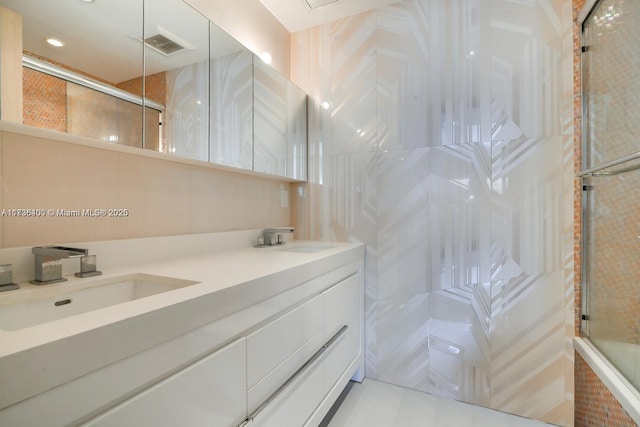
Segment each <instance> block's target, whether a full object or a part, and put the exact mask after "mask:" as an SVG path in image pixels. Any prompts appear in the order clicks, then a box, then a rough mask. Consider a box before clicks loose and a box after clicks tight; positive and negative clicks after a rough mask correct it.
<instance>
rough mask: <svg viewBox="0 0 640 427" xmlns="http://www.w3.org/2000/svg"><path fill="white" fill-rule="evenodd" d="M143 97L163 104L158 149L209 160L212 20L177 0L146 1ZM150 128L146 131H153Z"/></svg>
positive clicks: (149, 124)
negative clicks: (210, 41) (210, 25)
mask: <svg viewBox="0 0 640 427" xmlns="http://www.w3.org/2000/svg"><path fill="white" fill-rule="evenodd" d="M144 6H145V7H144V47H145V49H144V67H145V73H144V75H145V80H144V93H145V98H146V99H148V100H151V101H155V102H156V103H159V104H161V105H164V111H159V112H158V115H157V116H156V117H157V118H156V119H155V121H154V119H153V117H154V116H152V114H150V112H148V113H147V115H146V117H147V119H148V121H150V122H151V123H148V128H151V127H152V126H153V125H157V126H158V129H159V132H158V133H157V138H158V144H157V148H156V147H148V148H151V149H154V148H156V149H157V150H158V151H161V152H164V153H170V154H175V155H177V156H180V157H185V158H189V159H196V160H204V161H208V160H209V144H208V141H209V122H208V119H209V118H208V116H209V102H208V101H209V20H208V19H207V18H205V17H204V16H203V15H201V14H200V13H198V12H197V11H195V10H194V9H193V8H191V7H190V6H189V5H187V4H186V3H184V2H182V1H176V0H145V2H144ZM150 131H151V129H149V130H148V132H150Z"/></svg>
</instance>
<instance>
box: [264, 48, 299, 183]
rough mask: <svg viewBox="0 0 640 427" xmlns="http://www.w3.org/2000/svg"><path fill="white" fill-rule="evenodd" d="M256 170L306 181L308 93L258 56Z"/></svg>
mask: <svg viewBox="0 0 640 427" xmlns="http://www.w3.org/2000/svg"><path fill="white" fill-rule="evenodd" d="M253 102H254V129H253V132H254V134H253V138H254V146H253V156H254V157H253V162H254V164H253V167H254V170H255V171H257V172H263V173H268V174H271V175H278V176H284V177H287V178H292V179H299V180H304V179H306V139H307V100H306V94H305V93H304V92H303V91H302V90H301V89H299V88H298V87H296V86H295V85H294V84H293V83H291V82H290V81H289V80H288V79H287V78H286V77H284V76H283V75H282V74H280V73H278V72H277V71H276V70H274V69H273V68H271V67H270V66H269V65H267V64H265V63H264V62H262V61H261V60H260V59H259V58H257V57H255V56H254V99H253Z"/></svg>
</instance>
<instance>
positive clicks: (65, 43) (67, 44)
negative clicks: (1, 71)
mask: <svg viewBox="0 0 640 427" xmlns="http://www.w3.org/2000/svg"><path fill="white" fill-rule="evenodd" d="M0 7H3V8H6V9H9V10H11V11H13V12H15V13H17V14H18V15H20V16H21V17H22V46H13V48H14V49H19V50H21V51H22V52H23V53H24V57H25V62H24V63H25V64H27V66H25V67H24V68H23V76H22V77H23V123H25V124H27V125H31V126H37V127H44V128H49V129H54V130H57V131H61V132H68V133H74V134H78V135H83V136H88V137H91V138H96V139H100V140H103V141H108V142H117V143H119V144H126V145H132V146H139V147H141V146H142V139H141V137H142V106H141V101H140V100H139V98H140V95H142V86H141V85H138V86H135V83H133V82H135V81H136V80H137V81H140V76H141V75H142V57H141V43H140V41H139V40H137V39H135V38H134V37H131V35H132V34H135V33H136V32H139V29H140V22H141V20H142V9H143V4H142V0H112V1H108V2H95V3H84V2H80V1H75V2H60V1H46V2H44V1H41V0H0ZM52 37H53V38H55V39H57V40H58V41H60V42H61V44H62V46H53V45H51V44H49V43H48V42H47V39H48V38H52ZM19 42H20V41H19V40H18V41H17V43H19ZM30 59H31V61H30ZM34 64H41V65H44V67H39V66H35V65H34ZM52 70H53V71H52ZM85 83H92V84H95V85H96V86H100V87H103V88H106V90H103V91H96V90H95V88H94V89H88V88H87V85H85ZM122 90H126V91H128V92H130V93H129V95H131V94H133V95H137V97H136V96H133V97H132V98H133V99H138V102H131V100H123V99H121V97H120V96H119V95H120V94H121V93H122ZM156 114H158V113H157V112H156Z"/></svg>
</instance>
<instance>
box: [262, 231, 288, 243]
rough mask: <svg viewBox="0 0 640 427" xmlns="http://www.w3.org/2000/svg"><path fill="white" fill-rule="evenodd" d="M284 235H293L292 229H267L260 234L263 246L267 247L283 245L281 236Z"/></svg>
mask: <svg viewBox="0 0 640 427" xmlns="http://www.w3.org/2000/svg"><path fill="white" fill-rule="evenodd" d="M285 233H293V227H278V228H267V229H266V230H264V231H263V232H262V237H263V239H264V244H265V245H268V246H271V245H283V244H284V241H283V240H282V235H283V234H285Z"/></svg>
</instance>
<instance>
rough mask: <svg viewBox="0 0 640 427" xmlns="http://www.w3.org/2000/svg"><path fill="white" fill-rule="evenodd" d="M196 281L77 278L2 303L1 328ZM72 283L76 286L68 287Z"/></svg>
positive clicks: (131, 276)
mask: <svg viewBox="0 0 640 427" xmlns="http://www.w3.org/2000/svg"><path fill="white" fill-rule="evenodd" d="M196 283H199V282H194V281H190V280H182V279H174V278H170V277H162V276H153V275H149V274H141V273H135V274H128V275H125V276H120V277H114V278H110V279H96V280H95V281H91V283H89V282H85V283H83V282H82V281H74V282H68V283H64V284H61V285H49V286H52V288H48V289H47V288H44V289H42V290H41V291H40V290H36V291H34V294H38V293H41V294H42V295H43V296H41V297H38V296H36V297H34V298H32V299H28V300H26V301H21V302H16V303H13V304H7V305H0V329H3V330H5V331H15V330H18V329H23V328H28V327H30V326H35V325H40V324H43V323H47V322H51V321H54V320H59V319H64V318H67V317H71V316H75V315H77V314H82V313H87V312H90V311H94V310H98V309H101V308H106V307H110V306H113V305H117V304H122V303H125V302H128V301H134V300H138V299H141V298H146V297H149V296H152V295H157V294H160V293H163V292H168V291H172V290H175V289H179V288H183V287H185V286H189V285H194V284H196ZM54 286H55V288H54ZM71 286H72V287H73V289H69V288H70V287H71ZM45 295H46V296H45Z"/></svg>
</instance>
